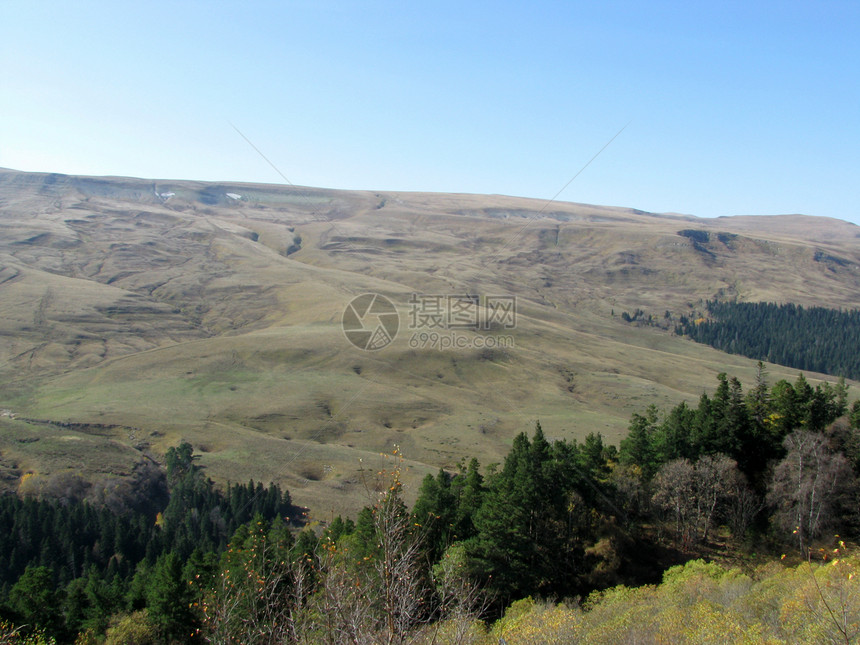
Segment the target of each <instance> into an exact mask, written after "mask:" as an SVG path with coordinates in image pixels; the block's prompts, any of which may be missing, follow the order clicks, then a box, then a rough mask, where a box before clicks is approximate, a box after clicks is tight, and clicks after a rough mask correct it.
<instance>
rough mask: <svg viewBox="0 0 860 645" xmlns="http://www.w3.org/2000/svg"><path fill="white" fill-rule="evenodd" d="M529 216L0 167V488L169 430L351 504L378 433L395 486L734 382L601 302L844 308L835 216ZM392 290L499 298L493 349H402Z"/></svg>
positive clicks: (732, 360) (847, 274) (844, 240)
mask: <svg viewBox="0 0 860 645" xmlns="http://www.w3.org/2000/svg"><path fill="white" fill-rule="evenodd" d="M543 206H544V204H543V203H542V202H540V201H536V200H528V199H520V198H514V197H503V196H480V195H441V194H419V193H372V192H347V191H333V190H321V189H314V188H302V187H289V188H288V187H283V186H266V185H252V184H226V183H222V184H203V183H199V182H182V181H167V182H162V181H152V180H142V179H127V178H87V177H70V176H64V175H45V174H36V173H19V172H14V171H0V304H2V311H3V316H2V318H0V408H3V409H5V410H8V412H6V413H4V415H3V416H0V475H2V476H4V477H5V480H3V481H5V483H6V485H7V486H13V485H14V484H15V480H16V476H17V475H15V473H23V472H27V471H33V472H37V473H42V474H44V473H50V472H57V471H60V470H63V469H69V468H74V469H82V470H83V471H84V472H86V473H89V474H92V475H94V476H98V475H99V473H106V472H122V470H123V469H127V468H128V464H129V463H131V461H133V460H134V459H135V458H137V456H139V454H140V452H141V451H144V450H153V451H154V452H156V453H157V452H160V451H163V450H165V449H166V448H167V447H168V446H169V445H173V444H175V443H176V442H178V441H179V440H180V439H185V440H188V441H191V442H192V443H193V444H194V445H195V446H196V447H197V448H198V449H199V451H200V453H201V462H202V463H203V464H204V465H205V466H207V467H208V469H209V471H210V472H211V474H212V476H213V477H215V478H219V479H222V480H223V479H231V480H246V479H248V478H251V477H253V478H255V479H262V480H263V481H269V480H278V481H280V482H281V483H282V484H283V485H285V486H287V487H288V488H289V489H290V490H291V491H292V492H293V494H294V497H295V498H296V500H297V501H298V502H299V503H303V504H305V505H308V506H310V507H311V508H313V509H314V510H315V512H316V513H317V515H318V516H320V517H324V516H326V515H327V514H328V512H329V510H333V511H334V512H342V511H346V510H354V508H355V507H356V506H358V505H359V504H361V503H362V501H363V495H364V487H363V484H362V475H361V473H360V467H361V465H360V463H359V460H360V459H361V460H363V461H362V462H361V463H362V464H364V465H365V467H371V468H372V467H373V466H372V464H373V463H375V461H376V460H377V459H378V455H379V453H380V452H388V451H390V450H391V448H392V446H393V445H394V444H398V445H400V446H401V448H402V450H403V452H404V454H405V455H406V456H407V457H408V458H409V459H411V460H412V461H411V471H410V472H411V473H412V476H413V479H412V481H415V479H417V478H418V477H419V476H422V475H423V474H424V473H426V472H429V471H431V470H433V469H435V468H438V467H439V466H446V467H452V466H454V465H455V464H456V463H457V461H458V460H459V459H460V458H461V457H463V456H473V455H474V456H477V457H478V458H479V459H481V461H482V462H483V463H488V462H492V461H498V460H500V459H501V457H502V456H503V455H504V454H505V452H506V451H507V447H508V445H509V442H510V440H511V438H512V437H513V436H514V435H515V434H516V433H517V432H519V431H522V430H527V429H529V428H530V427H531V425H532V423H533V421H534V420H535V419H538V418H540V420H541V421H542V423H543V426H544V428H545V430H546V432H547V433H548V434H549V435H551V436H553V437H570V438H572V437H582V436H584V435H585V434H587V433H588V432H592V431H599V432H602V433H603V434H604V435H605V436H606V437H608V438H609V440H611V441H617V440H618V439H619V438H620V437H621V436H623V433H624V431H625V428H626V425H627V422H628V419H629V415H630V413H631V412H633V411H635V410H639V409H641V408H642V407H644V406H645V405H647V404H648V403H651V402H655V403H657V404H658V405H666V406H667V405H670V404H674V403H676V402H678V401H679V400H681V399H685V398H686V399H690V400H692V399H695V398H696V397H698V395H699V394H700V393H701V392H702V390H704V389H710V388H712V387H713V384H714V377H715V375H716V374H717V373H718V372H721V371H728V372H731V373H734V374H737V375H738V376H739V377H740V378H741V379H742V380H744V382H745V383H750V382H751V380H752V374H753V365H752V361H749V360H746V359H743V358H740V357H734V356H727V355H725V354H722V353H720V352H717V351H714V350H711V349H708V348H705V347H702V346H698V345H694V344H692V343H690V342H688V341H685V340H683V339H680V338H677V337H674V336H672V335H671V334H668V333H666V332H664V331H661V330H658V329H654V328H648V327H637V326H631V325H628V324H625V323H623V322H622V321H621V320H620V318H619V315H620V313H621V312H622V311H625V310H627V311H632V310H634V309H636V308H639V309H643V310H644V311H645V312H646V313H650V314H653V315H654V316H656V317H659V318H662V317H663V315H664V312H665V311H667V310H668V311H670V312H672V313H673V315H675V316H677V315H680V314H684V313H688V312H689V311H690V306H691V305H692V306H694V307H695V306H696V305H697V303H699V301H701V300H702V299H706V298H713V297H737V298H739V299H741V300H751V301H753V300H774V301H780V302H786V301H791V302H798V303H802V304H807V305H813V304H814V305H823V306H830V307H853V306H856V304H857V302H860V238H858V234H860V233H858V228H857V227H856V226H853V225H851V224H848V223H845V222H841V221H837V220H826V219H823V218H809V217H803V216H782V217H769V218H752V217H741V218H720V219H716V220H705V219H697V218H692V217H679V216H669V215H657V214H649V213H642V212H639V211H635V210H631V209H622V208H609V207H602V206H589V205H584V204H568V203H556V204H552V205H551V206H550V207H548V208H547V209H546V210H545V211H544V212H540V210H541V208H542V207H543ZM690 231H693V232H692V233H690ZM367 292H377V293H381V294H384V295H386V296H387V297H389V298H390V299H391V300H392V301H393V302H394V303H395V304H396V306H397V307H398V310H399V312H400V314H401V315H400V319H401V332H400V334H399V335H398V337H397V339H396V340H395V342H394V343H393V344H392V345H390V346H389V347H386V348H385V349H383V350H381V351H378V352H364V351H361V350H358V349H356V348H355V347H353V346H351V345H350V344H349V343H348V342H347V340H346V338H345V337H344V335H343V333H342V330H341V323H340V321H341V315H342V312H343V310H344V308H345V306H346V305H347V303H348V302H349V301H350V299H351V298H353V297H354V296H356V295H359V294H362V293H367ZM412 293H422V294H467V293H469V294H483V295H514V296H516V297H517V299H518V300H517V304H518V319H517V327H516V329H515V330H511V331H510V334H511V335H512V336H513V339H514V346H513V347H510V348H501V349H498V348H497V349H493V350H487V349H478V348H475V349H457V350H453V349H449V350H446V351H439V350H436V349H429V348H424V349H421V348H415V347H410V344H409V336H410V334H411V332H410V331H409V330H407V329H405V327H406V323H407V322H408V320H409V305H408V300H409V296H410V294H412ZM613 311H614V313H615V316H612V315H611V314H612V312H613ZM459 333H461V334H463V335H464V336H465V337H469V336H470V335H471V336H472V337H474V336H475V333H474V332H459ZM770 371H771V378H773V379H776V378H780V377H789V376H793V374H792V372H791V371H790V370H787V369H784V368H781V367H778V366H772V367H771V368H770ZM813 376H814V375H813ZM10 415H15V416H16V417H17V418H16V419H15V420H14V422H13V420H12V419H11V417H10ZM27 419H30V420H34V419H35V420H42V421H53V422H63V423H68V422H72V423H74V424H75V426H74V428H76V430H75V431H74V432H71V431H69V430H68V426H67V427H65V428H64V427H63V426H59V425H56V424H55V425H51V424H45V423H28V422H27V421H26V420H27ZM87 428H90V429H92V431H91V432H89V433H88V432H86V430H87ZM96 430H98V431H97V432H96ZM70 437H71V438H70ZM71 446H75V448H74V449H72V448H71ZM84 446H86V449H81V448H82V447H84ZM413 490H414V489H413Z"/></svg>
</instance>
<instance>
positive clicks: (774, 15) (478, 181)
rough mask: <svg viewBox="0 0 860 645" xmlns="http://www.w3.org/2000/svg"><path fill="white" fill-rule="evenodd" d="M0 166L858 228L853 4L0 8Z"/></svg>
mask: <svg viewBox="0 0 860 645" xmlns="http://www.w3.org/2000/svg"><path fill="white" fill-rule="evenodd" d="M0 70H2V71H0V166H4V167H9V168H15V169H19V170H36V171H50V172H65V173H77V174H96V175H102V174H113V175H131V176H141V177H152V178H174V179H204V180H236V181H259V182H268V183H280V182H282V180H281V178H280V177H279V176H278V174H277V173H275V171H274V170H273V169H272V168H271V167H270V166H269V165H268V164H267V163H266V162H265V161H264V160H263V159H261V158H260V156H259V155H258V154H257V153H256V152H255V151H254V150H253V149H252V148H251V147H250V146H249V145H248V144H247V143H246V142H245V141H244V140H243V139H242V138H241V137H240V136H239V135H238V134H237V133H236V132H235V131H234V130H233V129H232V128H231V126H230V123H233V124H235V125H236V127H238V128H239V129H240V130H241V131H242V132H243V133H244V134H245V135H246V136H247V137H248V138H249V139H250V140H251V141H252V142H254V144H255V145H256V146H257V147H258V148H259V149H260V150H262V151H263V152H264V153H265V155H266V156H267V157H268V158H269V159H271V160H272V162H273V163H274V164H275V165H276V166H277V167H278V168H279V169H280V170H281V172H283V173H284V174H285V175H286V176H287V177H288V178H289V179H290V180H291V181H292V182H294V183H296V184H303V185H312V186H325V187H331V188H352V189H371V190H427V191H446V192H472V193H503V194H509V195H523V196H528V197H538V198H549V197H552V196H553V195H554V194H555V193H556V192H557V191H558V190H559V189H560V188H561V187H562V186H564V185H565V183H566V182H567V181H568V180H569V179H570V178H571V177H572V176H573V175H574V174H575V173H576V172H577V171H578V170H580V168H582V166H583V165H584V164H585V163H586V162H587V161H588V160H589V159H590V158H591V157H592V156H593V155H594V154H595V153H596V152H597V151H598V150H600V149H601V147H603V146H604V145H605V144H606V142H607V141H609V140H610V139H611V138H612V137H613V136H614V135H615V134H616V133H617V132H618V131H619V130H620V129H621V128H622V127H624V126H625V124H628V123H629V125H628V126H627V128H626V129H625V130H624V132H623V133H622V134H621V135H620V136H619V137H618V138H617V139H616V140H615V141H614V142H613V143H612V144H611V145H610V146H609V147H608V148H607V149H606V150H605V151H604V152H603V153H602V154H601V155H600V156H599V157H598V158H597V159H596V160H595V161H594V162H593V163H592V164H591V165H590V166H589V167H588V168H587V169H586V170H585V171H584V172H583V173H582V174H581V175H580V176H579V177H578V178H577V179H576V181H574V182H573V183H572V184H571V185H570V186H569V187H568V188H567V189H566V190H565V191H564V192H563V193H562V194H561V195H560V197H559V199H562V200H566V201H576V202H587V203H597V204H608V205H617V206H630V207H635V208H640V209H643V210H649V211H655V212H682V213H690V214H695V215H700V216H717V215H735V214H775V213H806V214H811V215H824V216H831V217H838V218H841V219H847V220H849V221H854V222H855V223H860V2H857V0H848V1H844V2H839V1H833V2H829V1H826V0H823V1H820V2H809V1H805V2H792V1H785V2H769V1H763V2H748V1H747V2H715V1H713V0H712V1H710V2H698V1H695V0H687V1H686V2H665V1H660V0H655V1H650V2H629V1H611V0H609V1H604V2H594V3H580V2H569V3H564V2H532V3H529V4H525V3H514V2H503V1H498V2H486V3H484V2H474V3H463V2H434V3H426V4H425V3H403V2H397V3H396V2H374V1H373V0H369V1H366V2H360V3H359V2H355V3H349V2H328V1H326V0H318V1H308V2H271V3H267V2H249V3H229V2H227V3H214V2H176V3H173V2H169V3H168V2H163V3H162V2H147V3H135V4H131V3H117V2H104V3H101V2H86V1H81V2H74V3H61V2H51V3H46V2H39V1H34V0H30V1H27V2H18V1H17V0H6V1H5V2H3V3H2V5H0Z"/></svg>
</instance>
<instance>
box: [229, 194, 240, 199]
mask: <svg viewBox="0 0 860 645" xmlns="http://www.w3.org/2000/svg"><path fill="white" fill-rule="evenodd" d="M227 197H229V198H230V199H242V196H241V195H238V194H236V193H227Z"/></svg>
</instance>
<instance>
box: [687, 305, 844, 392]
mask: <svg viewBox="0 0 860 645" xmlns="http://www.w3.org/2000/svg"><path fill="white" fill-rule="evenodd" d="M705 308H706V310H707V313H708V319H691V318H689V317H685V316H682V317H681V318H680V320H679V324H678V325H676V327H675V332H676V333H677V334H681V335H684V336H688V337H689V338H691V339H693V340H694V341H696V342H698V343H704V344H706V345H710V346H711V347H714V348H716V349H719V350H721V351H724V352H728V353H729V354H741V355H743V356H747V357H749V358H752V359H754V360H762V361H767V362H769V363H778V364H779V365H786V366H788V367H793V368H795V369H800V370H806V371H812V372H820V373H823V374H832V375H834V376H844V377H846V378H852V379H857V378H860V310H856V309H854V310H850V311H839V310H835V309H827V308H824V307H803V306H801V305H796V304H792V303H788V304H781V305H778V304H775V303H771V302H720V301H716V300H712V301H708V302H707V303H706V304H705Z"/></svg>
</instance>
